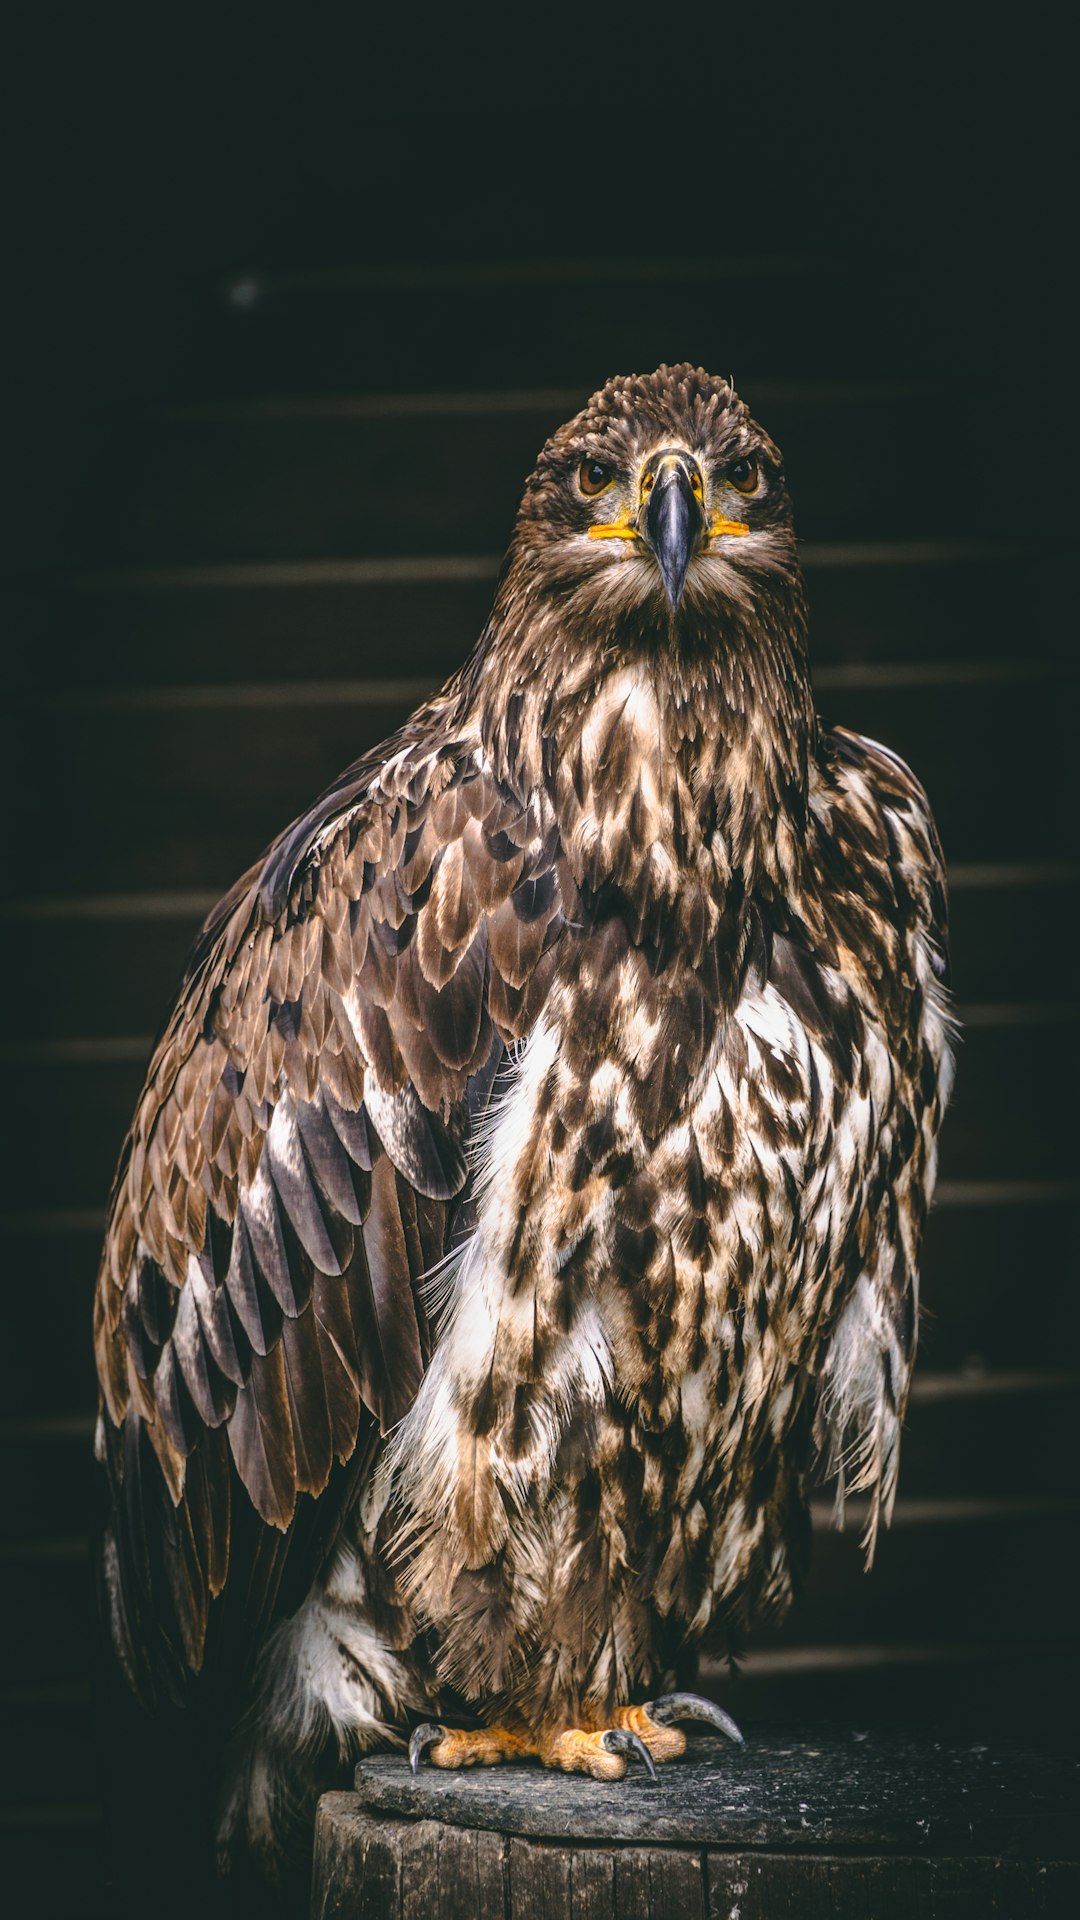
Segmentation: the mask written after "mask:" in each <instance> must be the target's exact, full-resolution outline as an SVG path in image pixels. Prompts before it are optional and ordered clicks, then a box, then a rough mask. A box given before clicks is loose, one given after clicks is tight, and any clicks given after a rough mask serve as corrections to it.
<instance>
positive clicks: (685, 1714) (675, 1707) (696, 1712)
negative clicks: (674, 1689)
mask: <svg viewBox="0 0 1080 1920" xmlns="http://www.w3.org/2000/svg"><path fill="white" fill-rule="evenodd" d="M645 1712H646V1713H647V1714H648V1716H649V1719H650V1720H655V1721H656V1723H657V1725H658V1726H661V1727H670V1726H671V1725H672V1723H673V1722H674V1721H676V1720H704V1722H705V1724H706V1726H709V1727H715V1728H716V1731H717V1732H718V1733H726V1734H727V1737H728V1739H729V1740H734V1742H735V1745H736V1746H737V1747H741V1746H742V1745H743V1744H744V1742H743V1737H742V1734H741V1733H740V1732H739V1729H738V1727H737V1726H736V1725H735V1722H734V1720H733V1719H732V1717H731V1715H730V1713H725V1712H724V1709H723V1707H718V1706H716V1705H714V1703H713V1701H711V1700H703V1699H702V1697H701V1695H700V1693H665V1694H661V1696H660V1699H659V1700H648V1701H646V1703H645Z"/></svg>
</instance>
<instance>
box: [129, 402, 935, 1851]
mask: <svg viewBox="0 0 1080 1920" xmlns="http://www.w3.org/2000/svg"><path fill="white" fill-rule="evenodd" d="M805 627H806V611H805V604H804V597H803V590H802V584H801V577H800V573H799V566H798V559H797V554H796V547H795V541H794V535H793V532H792V524H791V512H790V505H789V501H788V497H787V494H786V491H785V487H784V481H783V475H782V471H781V461H780V455H779V453H778V451H777V449H776V448H775V447H774V446H773V445H772V443H771V442H770V441H769V440H768V438H767V437H766V436H765V435H764V434H763V433H762V432H761V430H760V429H759V428H758V427H757V426H756V425H755V424H754V422H753V421H752V420H751V419H750V418H749V416H748V414H747V412H746V409H745V408H744V406H743V405H742V403H741V402H740V401H739V400H738V399H737V398H736V396H735V395H734V393H733V392H732V390H731V388H730V387H729V386H728V385H727V384H726V383H725V382H723V381H719V380H714V379H711V378H709V377H708V376H707V375H705V374H704V373H701V372H699V371H696V370H694V369H692V368H689V367H685V366H684V367H676V368H672V369H668V368H661V369H660V370H659V372H658V373H656V374H654V375H652V376H650V377H648V378H644V379H631V380H616V381H612V382H610V383H609V384H608V386H607V387H605V388H604V389H603V390H602V392H601V393H599V394H598V395H596V396H595V397H594V399H593V400H592V401H591V402H590V403H589V405H588V406H587V407H586V408H585V410H584V411H583V412H582V413H581V414H580V415H579V416H578V417H577V418H576V419H575V420H573V421H571V422H570V423H569V425H567V426H566V427H564V428H562V429H561V430H560V432H559V433H557V434H556V435H555V436H554V437H553V439H552V440H551V441H550V442H549V443H548V445H547V446H546V447H545V449H544V450H543V452H542V454H541V456H540V459H539V461H538V463H537V466H536V469H535V472H534V473H533V475H532V476H531V477H530V479H529V482H528V484H527V487H526V491H525V497H524V500H523V502H522V506H521V510H520V513H519V516H518V522H517V527H516V530H515V535H514V540H513V544H512V547H511V550H510V554H509V557H508V560H507V564H506V566H505V568H504V571H503V574H502V578H501V581H500V585H499V589H498V594H497V597H496V602H495V606H494V609H493V612H492V615H491V619H490V621H489V624H488V627H487V630H486V631H485V633H484V635H483V637H482V639H481V641H480V643H479V645H478V647H477V650H476V652H475V653H474V655H473V657H472V659H471V660H470V661H469V663H468V664H467V665H466V666H465V667H464V668H463V669H462V670H461V672H460V673H458V674H457V675H456V676H455V677H454V678H453V679H452V680H451V681H450V683H449V684H448V686H447V687H446V688H444V689H443V691H442V692H441V693H439V694H438V695H436V696H435V697H434V698H433V699H432V700H431V701H429V702H428V703H427V705H426V706H424V707H423V708H421V709H420V711H419V712H418V713H417V714H416V715H415V716H414V717H413V719H412V720H411V721H410V722H409V723H408V725H407V726H406V727H405V728H404V729H403V730H402V732H401V733H400V734H399V735H397V736H395V737H394V738H393V739H392V740H390V741H388V742H387V743H386V744H385V746H384V747H382V748H380V749H379V750H378V751H377V752H376V753H374V754H372V755H369V756H368V757H367V758H366V759H365V760H363V761H360V762H358V763H357V765H356V766H354V767H352V768H350V769H349V770H348V772H347V773H346V774H344V775H343V776H342V777H341V779H340V780H338V781H337V782H336V783H335V785H334V786H333V787H332V788H331V789H330V790H329V791H328V792H327V793H326V794H325V795H324V796H323V798H322V799H321V800H320V801H318V802H317V803H316V805H315V806H314V807H313V808H312V809H311V811H310V813H308V814H307V815H305V816H304V818H303V819H301V820H300V821H298V822H296V823H295V824H294V825H293V826H292V827H290V828H289V829H288V830H287V831H286V832H285V833H284V834H283V836H282V837H281V839H280V840H279V841H278V842H276V843H275V845H274V846H273V847H271V848H270V850H269V851H268V853H267V854H266V855H265V856H264V858H263V859H262V860H261V861H259V862H258V863H257V864H256V866H255V867H253V868H252V869H251V871H250V872H249V873H248V874H247V875H245V877H244V878H243V880H241V881H240V882H239V883H238V885H237V886H236V887H235V888H234V889H233V891H232V893H231V894H230V895H229V896H228V897H227V898H226V899H225V900H224V901H223V902H222V903H221V905H220V907H219V908H218V909H217V910H216V912H215V913H214V914H213V915H212V916H211V918H210V920H209V922H208V923H207V926H206V927H205V929H204V931H203V933H202V935H201V937H200V939H199V942H198V943H197V946H196V948H195V950H194V952H193V954H192V957H191V960H190V963H189V967H188V970H187V974H186V976H185V979H184V982H183V985H182V988H181V992H180V995H179V997H178V1000H177V1003H176V1007H175V1009H174V1011H173V1014H172V1016H171V1019H170V1020H169V1022H168V1025H167V1026H166V1028H165V1031H164V1034H163V1036H162V1039H161V1041H160V1043H159V1045H158V1048H157V1051H156V1053H155V1056H154V1059H153V1062H152V1064H151V1068H150V1072H149V1075H148V1079H147V1084H146V1087H145V1090H144V1092H143V1095H142V1097H141V1100H140V1103H139V1107H138V1110H137V1112H136V1116H135V1120H134V1123H133V1127H132V1131H131V1135H130V1137H129V1140H128V1142H127V1145H126V1147H125V1150H124V1155H123V1159H122V1162H121V1166H120V1170H119V1173H118V1176H117V1181H116V1186H115V1190H114V1194H113V1202H112V1211H111V1220H110V1227H109V1234H108V1239H107V1242H106V1247H105V1253H104V1257H103V1262H102V1268H101V1275H100V1281H99V1286H98V1294H97V1309H96V1340H97V1354H98V1366H99V1373H100V1379H101V1391H102V1419H101V1425H100V1435H101V1451H102V1457H103V1458H104V1459H105V1461H106V1463H107V1465H108V1470H109V1474H110V1479H111V1483H112V1488H113V1517H112V1522H111V1526H110V1530H109V1533H108V1536H107V1540H106V1543H105V1549H104V1569H105V1576H106V1579H105V1584H106V1587H107V1591H108V1594H109V1596H110V1608H111V1623H112V1632H113V1638H114V1642H115V1645H116V1648H117V1652H118V1654H119V1657H120V1660H121V1662H122V1664H123V1667H124V1670H125V1672H126V1674H127V1676H128V1678H129V1680H130V1683H131V1685H132V1687H133V1688H134V1689H135V1691H136V1692H137V1694H138V1695H139V1697H140V1698H141V1699H142V1700H143V1701H145V1702H146V1703H148V1704H151V1705H152V1704H154V1703H157V1702H160V1701H162V1700H164V1699H167V1698H174V1699H183V1698H185V1697H186V1696H187V1694H188V1693H189V1692H190V1689H191V1686H192V1683H193V1678H194V1676H195V1675H196V1674H198V1673H199V1671H200V1669H201V1668H202V1667H204V1665H205V1666H210V1665H212V1664H213V1662H214V1660H215V1659H220V1658H222V1657H223V1656H222V1655H221V1653H220V1649H221V1648H223V1647H226V1646H229V1647H234V1646H236V1645H237V1644H242V1645H244V1646H245V1648H246V1649H247V1652H248V1654H249V1656H250V1661H249V1666H248V1669H247V1670H246V1671H241V1672H239V1673H238V1675H237V1679H238V1687H237V1695H236V1713H237V1715H238V1716H239V1714H240V1713H241V1711H242V1710H243V1709H244V1707H245V1704H246V1702H247V1700H248V1698H249V1696H250V1695H251V1694H252V1692H253V1694H254V1701H255V1705H254V1708H253V1709H251V1710H249V1712H248V1715H247V1719H246V1722H245V1725H246V1727H247V1733H246V1735H245V1742H244V1743H243V1744H242V1746H241V1747H240V1749H239V1750H238V1753H237V1754H236V1756H234V1760H233V1762H232V1770H231V1773H230V1775H229V1778H228V1779H227V1781H226V1784H225V1787H224V1790H223V1792H224V1800H223V1813H222V1834H223V1844H224V1845H225V1846H226V1847H227V1848H231V1847H235V1846H236V1845H237V1844H243V1843H244V1842H247V1843H248V1844H250V1845H251V1846H252V1847H253V1848H254V1849H255V1851H256V1852H257V1853H261V1854H263V1855H264V1856H267V1857H272V1856H273V1855H274V1853H275V1851H276V1849H277V1847H278V1846H279V1844H280V1839H281V1823H280V1820H279V1818H278V1806H277V1800H278V1797H279V1795H280V1796H282V1797H283V1796H284V1795H285V1793H286V1789H287V1790H288V1792H290V1793H293V1794H295V1792H296V1776H297V1769H298V1767H299V1765H300V1757H301V1755H303V1756H304V1759H305V1763H306V1762H307V1761H308V1760H312V1759H313V1757H315V1756H317V1754H318V1752H319V1751H320V1750H322V1749H325V1748H327V1747H329V1748H330V1749H332V1750H333V1751H335V1752H338V1751H340V1753H341V1754H343V1755H344V1754H345V1753H347V1752H348V1751H349V1750H350V1748H351V1747H355V1746H358V1745H367V1744H370V1743H371V1742H372V1741H373V1740H376V1739H379V1738H381V1737H383V1736H384V1734H385V1733H386V1731H387V1730H388V1729H392V1728H395V1727H396V1728H398V1729H400V1728H401V1727H403V1726H404V1725H406V1724H407V1722H408V1716H409V1711H410V1709H414V1710H416V1711H422V1712H428V1713H430V1712H431V1711H433V1710H434V1709H435V1708H436V1707H437V1706H438V1705H439V1703H440V1702H446V1701H447V1700H449V1698H450V1694H451V1692H452V1693H454V1694H456V1695H457V1696H459V1700H460V1699H463V1700H464V1702H465V1703H467V1706H468V1707H469V1708H470V1709H471V1710H472V1711H473V1712H474V1713H475V1715H476V1716H477V1717H478V1718H479V1720H480V1721H481V1722H486V1723H487V1724H488V1725H490V1726H492V1727H495V1726H496V1725H499V1726H501V1727H503V1728H505V1729H506V1733H505V1736H504V1735H496V1734H493V1735H492V1736H491V1738H492V1739H493V1740H495V1741H496V1742H497V1741H498V1740H499V1739H503V1740H504V1744H503V1746H502V1747H501V1748H499V1749H498V1751H499V1752H502V1753H503V1754H510V1753H512V1752H513V1751H518V1750H521V1749H522V1748H523V1747H529V1746H531V1747H533V1748H535V1749H536V1750H538V1751H540V1752H542V1754H543V1755H544V1756H545V1757H546V1758H548V1759H549V1760H551V1761H552V1763H554V1764H561V1765H574V1766H579V1765H580V1766H582V1767H586V1768H587V1770H589V1771H594V1772H598V1773H605V1772H607V1773H610V1772H613V1771H621V1770H622V1769H623V1768H624V1767H625V1758H624V1757H622V1756H621V1755H611V1754H609V1753H607V1752H603V1753H601V1752H600V1751H599V1750H598V1749H597V1748H596V1747H595V1746H591V1747H588V1748H586V1747H582V1746H580V1743H579V1745H577V1746H573V1747H572V1748H571V1747H570V1746H567V1745H566V1744H565V1741H564V1744H563V1745H561V1746H560V1744H559V1742H560V1740H564V1736H566V1735H567V1730H568V1729H584V1730H585V1731H586V1732H588V1731H589V1730H593V1731H594V1732H602V1730H603V1729H604V1728H605V1727H607V1726H609V1725H611V1724H614V1720H613V1716H618V1715H619V1714H620V1713H622V1714H623V1719H622V1720H621V1721H620V1722H619V1724H624V1725H627V1726H630V1725H633V1726H635V1727H638V1728H639V1730H640V1728H641V1726H642V1725H644V1723H641V1722H639V1721H632V1720H627V1719H626V1718H625V1713H624V1709H625V1708H626V1707H627V1705H628V1703H630V1702H631V1701H632V1700H634V1699H635V1698H637V1697H639V1696H640V1695H641V1694H642V1693H643V1692H647V1691H649V1690H652V1689H655V1688H656V1687H657V1686H658V1685H659V1684H660V1683H661V1681H662V1678H663V1675H664V1674H665V1672H668V1671H669V1670H670V1669H671V1668H672V1666H673V1663H674V1660H675V1658H676V1656H677V1653H678V1650H679V1649H680V1648H681V1647H683V1646H687V1645H689V1646H695V1645H705V1646H709V1645H716V1644H718V1643H722V1642H723V1640H724V1637H725V1635H726V1633H727V1632H728V1631H729V1629H730V1627H731V1626H732V1624H734V1623H738V1624H741V1623H742V1622H744V1621H745V1620H747V1619H748V1618H749V1617H750V1616H751V1615H752V1614H755V1613H757V1612H760V1611H761V1610H763V1609H769V1608H772V1609H774V1610H776V1609H782V1608H783V1607H784V1606H786V1605H787V1603H788V1601H789V1599H790V1596H791V1591H792V1584H793V1580H794V1578H795V1574H796V1572H797V1567H798V1564H799V1561H800V1558H801V1554H802V1543H803V1537H804V1534H805V1530H806V1503H807V1490H808V1486H809V1483H810V1477H811V1472H812V1467H813V1462H814V1456H815V1450H816V1451H817V1452H818V1453H822V1452H823V1453H825V1454H826V1455H831V1458H832V1463H833V1466H834V1468H836V1469H837V1470H838V1472H839V1474H840V1478H841V1483H842V1484H843V1482H844V1481H846V1482H847V1484H848V1485H849V1486H852V1487H855V1488H858V1489H861V1490H864V1491H866V1492H867V1493H868V1494H869V1496H870V1507H869V1521H868V1540H869V1542H870V1544H871V1545H872V1542H873V1536H874V1532H875V1529H876V1527H877V1525H878V1521H879V1518H880V1517H882V1516H885V1517H887V1515H888V1512H889V1509H890V1505H891V1501H892V1497H893V1490H894V1487H895V1479H896V1465H897V1449H898V1442H899V1429H900V1421H901V1418H902V1415H903V1409H904V1403H905V1399H906V1394H907V1387H908V1382H909V1378H910V1370H911V1365H912V1360H913V1355H914V1346H915V1331H916V1321H917V1270H918V1254H919V1239H920V1234H921V1229H922V1224H923V1219H924V1215H925V1210H926V1205H927V1202H928V1199H929V1195H930V1192H931V1189H932V1185H933V1177H934V1164H935V1148H934V1141H935V1135H936V1131H937V1127H938V1123H939V1120H940V1117H941V1112H942V1108H943V1106H944V1103H945V1100H946V1098H947V1093H948V1087H949V1081H950V1075H951V1056H950V1051H949V1015H948V1009H947V1000H946V994H945V989H944V985H943V977H944V968H945V959H944V954H945V904H944V880H943V874H942V867H941V859H940V854H939V850H938V847H937V843H936V838H935V835H934V830H933V825H932V822H931V819H930V815H929V811H928V808H927V805H926V801H925V798H924V796H923V794H922V792H921V790H920V788H919V786H918V784H917V782H916V781H915V780H914V779H913V777H912V775H911V774H910V773H909V772H908V770H907V769H906V768H905V767H904V766H903V765H902V764H901V763H900V762H899V761H897V760H896V759H894V757H893V756H892V755H891V754H889V753H888V752H887V751H886V750H885V749H883V748H880V747H877V746H875V745H874V744H873V743H871V742H868V741H865V740H861V739H859V738H858V737H857V736H855V735H852V734H848V733H846V732H844V731H843V730H837V731H834V732H831V733H829V732H824V731H822V729H821V728H820V726H819V723H818V721H817V718H816V715H815V711H814V706H813V702H812V698H811V690H810V681H809V675H808V669H807V664H806V651H805ZM256 1516H257V1520H256ZM241 1519H242V1522H243V1524H240V1523H239V1522H240V1520H241ZM288 1607H291V1608H292V1609H293V1611H292V1612H291V1613H289V1612H287V1608H288ZM237 1623H239V1625H238V1624H237ZM238 1632H239V1635H240V1639H239V1642H238V1641H237V1638H236V1635H237V1633H238ZM644 1731H645V1734H646V1738H647V1743H651V1744H652V1750H653V1751H654V1752H656V1753H657V1754H658V1755H660V1757H664V1756H665V1755H666V1754H667V1753H669V1752H674V1751H676V1750H677V1746H678V1741H679V1736H677V1735H675V1734H672V1733H670V1732H669V1733H667V1734H666V1735H665V1739H666V1740H667V1742H668V1743H669V1744H668V1745H667V1746H665V1745H664V1742H663V1740H660V1739H659V1738H657V1739H655V1740H654V1739H653V1734H652V1733H651V1732H650V1730H649V1728H648V1726H645V1727H644ZM575 1738H576V1736H575ZM515 1743H516V1745H515ZM434 1757H435V1758H436V1759H437V1760H439V1761H440V1763H444V1764H449V1763H452V1761H453V1760H454V1758H455V1757H457V1758H461V1757H469V1756H468V1754H467V1752H466V1749H465V1748H461V1747H455V1746H454V1739H453V1737H452V1736H449V1735H447V1736H445V1737H444V1739H443V1741H442V1743H441V1744H440V1745H439V1746H436V1748H435V1749H434ZM471 1757H477V1755H476V1752H475V1750H474V1751H473V1753H472V1756H471ZM480 1757H485V1756H480ZM486 1757H497V1755H496V1752H495V1751H494V1750H493V1751H492V1752H491V1753H490V1754H488V1755H487V1756H486Z"/></svg>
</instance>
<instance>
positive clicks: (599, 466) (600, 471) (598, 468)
mask: <svg viewBox="0 0 1080 1920" xmlns="http://www.w3.org/2000/svg"><path fill="white" fill-rule="evenodd" d="M614 478H615V475H614V473H613V471H612V469H611V468H610V467H605V465H604V463H603V461H602V460H583V461H582V463H581V465H580V467H579V468H578V486H579V487H580V488H581V491H582V493H587V494H588V495H589V498H590V499H591V498H592V497H593V495H594V494H597V493H603V491H604V488H605V487H610V485H611V483H612V481H613V480H614Z"/></svg>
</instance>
